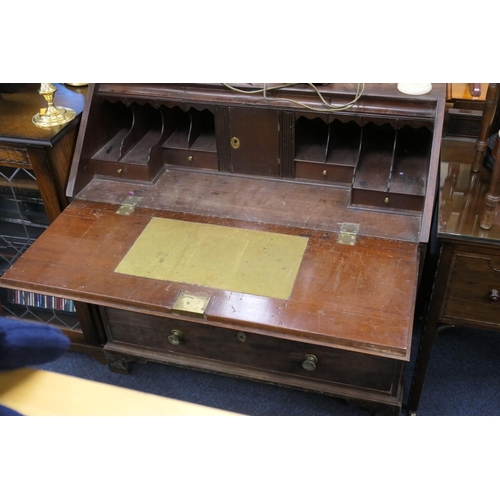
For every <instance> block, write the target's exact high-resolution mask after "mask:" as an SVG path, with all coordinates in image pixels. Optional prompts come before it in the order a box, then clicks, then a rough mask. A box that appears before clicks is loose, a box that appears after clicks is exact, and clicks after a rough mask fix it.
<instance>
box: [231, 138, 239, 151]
mask: <svg viewBox="0 0 500 500" xmlns="http://www.w3.org/2000/svg"><path fill="white" fill-rule="evenodd" d="M240 146H241V143H240V140H239V139H238V138H237V137H231V147H232V148H233V149H238V148H239V147H240Z"/></svg>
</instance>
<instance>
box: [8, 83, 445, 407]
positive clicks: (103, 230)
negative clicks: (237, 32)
mask: <svg viewBox="0 0 500 500" xmlns="http://www.w3.org/2000/svg"><path fill="white" fill-rule="evenodd" d="M262 85H263V84H253V85H252V84H234V85H231V86H228V85H226V84H95V85H91V86H90V87H89V92H88V96H87V101H86V105H85V110H84V113H83V116H82V125H81V128H80V132H79V136H78V141H77V145H76V150H75V156H74V160H73V164H72V169H71V175H70V179H69V182H68V192H67V194H68V195H69V196H71V197H72V198H73V201H72V203H71V204H70V205H69V206H68V207H67V208H66V209H65V210H64V212H63V213H62V214H61V215H60V216H59V217H58V218H57V220H56V221H55V222H54V223H53V224H52V225H51V226H50V228H49V229H48V230H47V231H46V232H45V233H44V234H43V235H42V236H41V237H40V238H39V239H38V240H37V242H36V244H35V245H33V246H32V247H31V248H30V249H29V250H28V251H27V252H26V253H25V254H24V255H23V257H22V258H21V259H20V260H19V261H18V262H17V263H16V265H15V266H14V267H13V268H12V269H10V270H9V271H8V272H7V273H6V274H5V275H4V276H3V277H2V279H1V281H0V283H1V285H2V286H4V287H8V288H20V289H23V290H29V291H35V292H43V293H50V294H53V295H56V296H59V297H64V298H69V299H72V300H76V301H79V302H84V303H87V304H91V305H93V306H98V307H99V312H100V317H101V319H102V323H103V325H104V329H105V335H106V343H105V345H104V351H105V353H106V356H107V360H108V363H109V366H110V368H111V369H113V370H115V371H121V372H126V371H127V370H128V369H129V368H130V363H131V362H134V361H142V362H143V361H153V362H160V363H171V364H175V365H178V366H183V367H186V368H193V369H199V370H207V371H212V372H217V373H222V374H227V375H231V376H237V377H245V378H250V379H254V380H258V381H262V382H268V383H274V384H279V385H283V386H289V387H295V388H298V389H304V390H310V391H316V392H320V393H323V394H327V395H331V396H336V397H341V398H345V399H347V400H349V401H351V402H354V403H357V404H361V405H364V406H366V407H369V408H371V409H372V410H373V411H375V412H378V413H386V414H399V412H400V409H401V402H402V375H403V371H404V368H405V366H406V363H407V361H408V359H409V356H410V345H411V338H412V326H413V317H414V308H415V297H416V292H417V288H418V283H419V277H420V274H421V269H422V264H423V256H424V254H425V250H426V246H427V243H428V239H429V232H430V225H431V218H432V212H433V205H434V197H435V191H436V179H437V172H438V159H439V152H440V142H441V131H442V125H443V117H444V108H445V96H446V92H445V90H446V89H445V86H444V85H439V84H438V85H434V88H433V90H432V91H431V93H429V94H427V95H424V96H407V95H404V94H401V93H400V92H398V90H397V87H396V84H372V85H368V84H367V85H366V86H365V87H364V89H362V94H361V95H359V94H358V98H355V97H354V96H355V95H356V92H357V91H358V90H359V89H360V87H359V86H358V85H356V84H323V85H321V86H320V87H318V88H317V89H315V88H312V87H311V86H309V85H308V84H300V85H294V86H291V87H290V86H282V85H278V84H269V85H268V86H267V87H266V94H265V95H264V94H263V92H262ZM317 90H319V91H320V94H321V97H322V98H323V99H324V100H323V101H322V100H321V99H320V95H319V94H318V92H317ZM340 108H342V109H340ZM176 228H181V229H180V230H177V229H176ZM279 245H282V246H279ZM301 245H302V246H301ZM257 247H258V248H257ZM297 248H301V250H300V251H298V250H297ZM251 249H254V250H255V249H256V251H257V250H258V251H257V254H256V255H254V254H253V253H252V252H253V250H252V251H251ZM290 254H292V257H293V255H295V257H297V255H299V257H298V260H297V259H295V260H293V258H291V257H290ZM132 256H135V260H133V262H129V261H130V260H131V258H132ZM290 259H291V260H290ZM127 266H128V267H127ZM269 266H270V267H269ZM194 269H196V270H197V271H199V274H197V275H196V276H195V277H191V272H192V271H193V270H194ZM186 273H187V274H186ZM200 276H203V277H200ZM224 280H226V281H224ZM228 283H230V284H228ZM286 283H289V284H290V288H289V289H286V287H285V290H283V288H282V287H283V286H284V285H286ZM278 285H279V286H278ZM266 287H267V288H266ZM276 287H278V288H279V290H275V288H276Z"/></svg>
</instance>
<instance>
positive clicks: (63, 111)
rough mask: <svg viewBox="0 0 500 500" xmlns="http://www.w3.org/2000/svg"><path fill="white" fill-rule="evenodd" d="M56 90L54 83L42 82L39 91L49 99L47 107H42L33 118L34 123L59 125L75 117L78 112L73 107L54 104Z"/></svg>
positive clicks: (46, 125)
mask: <svg viewBox="0 0 500 500" xmlns="http://www.w3.org/2000/svg"><path fill="white" fill-rule="evenodd" d="M56 91H57V87H55V86H54V85H52V83H42V84H40V89H39V90H38V93H39V94H40V95H41V96H42V97H43V98H44V99H45V100H46V101H47V108H41V109H40V112H39V113H37V114H36V115H35V116H34V117H33V118H32V121H33V123H34V124H35V125H36V126H37V127H42V128H46V127H57V126H58V125H64V124H65V123H68V122H70V121H71V120H73V118H75V116H76V112H75V111H73V110H72V109H70V108H65V107H63V106H55V105H54V94H55V93H56Z"/></svg>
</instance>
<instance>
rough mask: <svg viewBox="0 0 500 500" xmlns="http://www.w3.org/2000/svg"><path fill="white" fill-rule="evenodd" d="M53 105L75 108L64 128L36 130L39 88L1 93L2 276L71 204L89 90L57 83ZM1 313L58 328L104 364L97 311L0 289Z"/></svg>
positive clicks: (40, 104) (40, 102) (40, 105)
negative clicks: (69, 195)
mask: <svg viewBox="0 0 500 500" xmlns="http://www.w3.org/2000/svg"><path fill="white" fill-rule="evenodd" d="M56 87H57V91H56V93H55V104H56V105H58V106H65V107H68V108H71V109H73V110H74V111H76V113H77V117H76V118H75V119H74V120H72V121H71V122H69V123H68V124H66V125H61V126H57V127H50V128H40V127H36V126H35V125H34V124H33V123H32V117H33V115H35V114H36V113H37V112H38V111H39V110H40V108H43V107H45V106H46V103H45V101H44V99H43V98H42V96H41V95H40V94H39V93H38V89H39V88H40V84H26V85H22V86H20V87H19V88H17V89H16V91H15V92H12V93H3V94H0V231H1V233H0V263H1V268H2V273H3V272H4V271H5V270H7V269H9V268H10V267H11V265H12V264H13V263H14V262H15V261H16V260H17V258H18V257H19V256H20V255H21V254H22V253H23V252H24V251H25V250H26V249H27V248H29V246H30V245H31V244H32V243H33V242H34V241H35V240H36V239H37V238H38V237H39V236H40V234H42V233H43V231H45V229H46V227H47V226H48V225H49V224H50V223H51V222H53V221H54V220H55V219H56V218H57V216H58V215H59V214H60V213H61V212H62V211H63V210H64V208H65V207H66V206H67V205H68V198H67V197H66V194H65V190H66V186H67V183H68V179H69V173H70V166H71V160H72V158H73V152H74V149H75V144H76V137H77V133H78V127H79V124H80V118H81V113H82V111H83V108H84V103H85V94H86V91H87V89H86V87H83V88H71V87H66V86H64V85H62V84H56ZM2 305H3V307H2V313H3V314H6V315H9V316H13V317H18V318H22V319H25V320H31V321H43V322H48V323H50V324H53V325H55V326H58V327H60V328H61V329H62V330H63V331H64V332H65V333H66V334H67V335H68V336H69V337H70V338H71V340H72V341H73V348H74V349H77V350H83V351H85V352H88V353H90V354H92V355H94V356H96V357H97V358H98V359H100V360H101V361H104V358H103V355H102V349H101V348H94V347H93V346H100V345H102V343H103V336H102V335H100V334H99V333H98V331H97V328H96V326H95V325H96V321H97V324H98V321H100V320H98V318H97V317H96V316H95V310H94V309H93V308H92V306H89V305H87V304H81V303H80V304H73V303H72V302H70V301H65V302H64V303H63V299H59V300H57V299H55V298H53V297H50V296H45V295H43V294H39V293H36V294H33V293H31V292H26V291H20V290H12V291H9V292H7V291H6V290H3V291H2Z"/></svg>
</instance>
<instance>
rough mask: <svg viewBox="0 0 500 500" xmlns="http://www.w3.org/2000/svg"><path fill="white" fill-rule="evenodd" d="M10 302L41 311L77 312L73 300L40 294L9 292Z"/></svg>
mask: <svg viewBox="0 0 500 500" xmlns="http://www.w3.org/2000/svg"><path fill="white" fill-rule="evenodd" d="M9 302H10V303H12V304H19V305H23V306H29V307H38V308H40V309H53V310H55V311H65V312H75V304H74V303H73V301H72V300H69V299H61V298H59V297H50V296H49V295H42V294H40V293H33V292H22V291H20V290H9Z"/></svg>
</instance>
